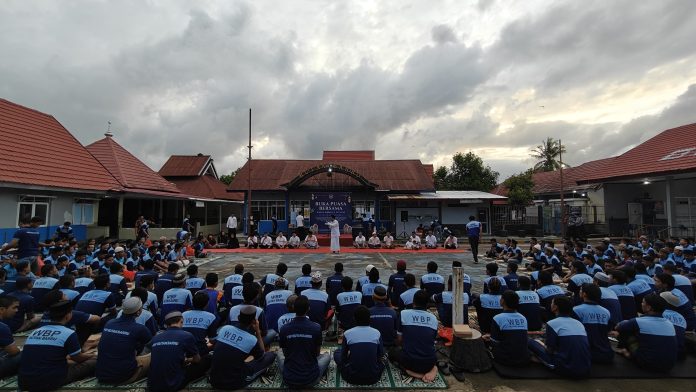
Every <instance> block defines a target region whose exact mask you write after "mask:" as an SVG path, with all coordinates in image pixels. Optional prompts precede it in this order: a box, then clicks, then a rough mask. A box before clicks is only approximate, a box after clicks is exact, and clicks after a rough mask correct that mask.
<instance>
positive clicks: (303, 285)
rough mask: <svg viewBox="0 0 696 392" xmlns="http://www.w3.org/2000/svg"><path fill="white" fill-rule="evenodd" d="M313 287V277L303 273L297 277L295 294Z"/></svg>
mask: <svg viewBox="0 0 696 392" xmlns="http://www.w3.org/2000/svg"><path fill="white" fill-rule="evenodd" d="M311 288H312V277H311V276H309V275H302V276H300V277H299V278H297V279H295V294H297V295H300V293H302V292H303V291H305V290H307V289H311Z"/></svg>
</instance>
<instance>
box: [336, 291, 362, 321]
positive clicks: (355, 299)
mask: <svg viewBox="0 0 696 392" xmlns="http://www.w3.org/2000/svg"><path fill="white" fill-rule="evenodd" d="M336 301H337V302H338V306H337V308H336V312H338V322H339V324H341V327H343V329H350V328H353V324H354V323H355V321H354V320H353V313H354V312H355V309H356V308H357V307H358V306H360V304H361V303H362V293H360V292H358V291H346V292H343V293H339V294H338V295H337V296H336Z"/></svg>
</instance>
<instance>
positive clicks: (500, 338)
mask: <svg viewBox="0 0 696 392" xmlns="http://www.w3.org/2000/svg"><path fill="white" fill-rule="evenodd" d="M491 346H492V351H493V356H494V357H495V360H496V361H498V362H501V363H505V364H509V365H516V364H523V363H527V362H528V361H529V350H527V319H526V318H525V317H524V316H523V315H521V314H520V313H518V312H515V311H503V312H502V313H500V314H497V315H496V316H495V317H493V322H492V323H491Z"/></svg>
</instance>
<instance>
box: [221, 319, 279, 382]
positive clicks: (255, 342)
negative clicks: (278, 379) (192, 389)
mask: <svg viewBox="0 0 696 392" xmlns="http://www.w3.org/2000/svg"><path fill="white" fill-rule="evenodd" d="M250 356H251V357H253V360H251V361H248V362H247V358H248V357H250ZM275 358H276V354H275V353H271V352H268V353H267V352H265V346H264V344H263V337H262V336H261V329H260V328H259V323H258V321H257V320H256V309H255V308H254V307H253V306H251V305H243V306H242V309H241V310H240V311H239V324H238V325H237V326H233V325H226V326H224V327H222V328H220V331H219V332H218V338H217V343H216V344H215V355H213V359H212V363H211V367H210V384H211V385H212V386H213V388H216V389H241V388H244V387H245V386H247V385H248V384H250V383H251V382H253V381H254V380H255V379H256V378H257V377H258V376H260V375H261V374H262V373H263V372H265V371H266V370H267V369H268V368H269V367H270V366H271V365H272V364H273V362H274V361H275Z"/></svg>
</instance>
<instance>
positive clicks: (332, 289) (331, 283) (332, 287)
mask: <svg viewBox="0 0 696 392" xmlns="http://www.w3.org/2000/svg"><path fill="white" fill-rule="evenodd" d="M342 280H343V274H333V275H331V276H329V277H328V278H326V292H327V293H328V294H329V305H330V306H336V305H337V302H336V296H337V295H338V293H340V292H341V291H343V287H342V286H341V281H342Z"/></svg>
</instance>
